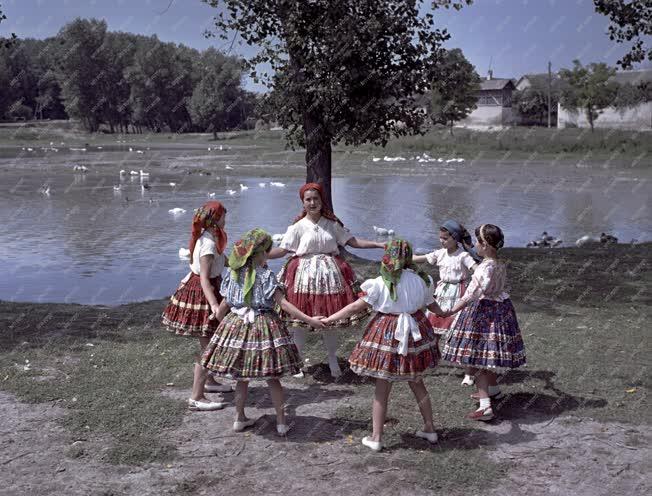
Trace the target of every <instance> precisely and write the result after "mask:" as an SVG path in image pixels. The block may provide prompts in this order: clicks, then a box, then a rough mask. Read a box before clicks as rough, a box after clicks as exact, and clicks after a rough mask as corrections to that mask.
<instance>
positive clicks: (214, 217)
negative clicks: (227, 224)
mask: <svg viewBox="0 0 652 496" xmlns="http://www.w3.org/2000/svg"><path fill="white" fill-rule="evenodd" d="M225 213H226V208H224V205H222V204H221V203H220V202H218V201H209V202H207V203H205V204H204V205H203V206H201V207H199V208H198V209H197V210H196V211H195V216H194V217H193V218H192V230H191V231H190V263H192V257H193V254H194V252H195V245H196V244H197V240H198V239H199V237H200V236H201V235H202V234H203V233H204V231H208V232H209V233H211V234H212V235H213V236H214V237H215V246H216V247H217V252H218V253H224V248H226V239H227V238H226V232H225V231H224V229H222V228H221V227H218V226H217V223H218V222H219V221H220V219H221V218H222V217H223V216H224V214H225Z"/></svg>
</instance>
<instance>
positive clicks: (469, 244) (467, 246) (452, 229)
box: [441, 219, 482, 262]
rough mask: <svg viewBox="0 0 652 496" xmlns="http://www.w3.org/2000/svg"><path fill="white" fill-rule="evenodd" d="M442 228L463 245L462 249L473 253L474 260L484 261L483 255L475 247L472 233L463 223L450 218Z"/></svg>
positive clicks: (470, 253)
mask: <svg viewBox="0 0 652 496" xmlns="http://www.w3.org/2000/svg"><path fill="white" fill-rule="evenodd" d="M441 228H442V229H445V230H446V231H447V232H448V234H450V235H451V237H452V238H453V239H454V240H455V241H457V242H458V243H459V244H460V245H462V249H463V250H464V251H466V252H467V253H468V254H469V255H471V257H472V258H473V260H475V261H476V262H481V261H482V257H481V256H480V255H478V254H477V253H476V251H475V249H473V238H471V234H469V231H467V230H466V228H465V227H464V226H463V225H462V224H460V223H459V222H457V221H454V220H450V219H449V220H447V221H446V222H444V223H443V224H442V225H441Z"/></svg>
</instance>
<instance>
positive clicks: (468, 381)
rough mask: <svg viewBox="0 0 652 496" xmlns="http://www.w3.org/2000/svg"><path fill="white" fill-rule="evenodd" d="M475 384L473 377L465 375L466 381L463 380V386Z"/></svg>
mask: <svg viewBox="0 0 652 496" xmlns="http://www.w3.org/2000/svg"><path fill="white" fill-rule="evenodd" d="M474 384H475V379H474V378H473V376H471V375H468V374H464V379H462V386H473V385H474Z"/></svg>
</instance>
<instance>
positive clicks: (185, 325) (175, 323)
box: [162, 274, 222, 338]
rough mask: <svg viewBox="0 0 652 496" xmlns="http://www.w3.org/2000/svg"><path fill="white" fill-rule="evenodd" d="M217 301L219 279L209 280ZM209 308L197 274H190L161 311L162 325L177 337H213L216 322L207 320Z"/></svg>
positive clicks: (218, 296) (209, 312)
mask: <svg viewBox="0 0 652 496" xmlns="http://www.w3.org/2000/svg"><path fill="white" fill-rule="evenodd" d="M210 282H211V286H213V290H214V291H215V296H216V297H217V301H218V302H220V301H222V297H221V296H220V284H221V282H222V278H221V277H219V276H218V277H215V278H213V279H210ZM210 314H211V306H210V305H209V304H208V300H207V299H206V296H205V295H204V290H203V289H202V287H201V281H200V279H199V276H198V275H197V274H192V275H191V276H190V278H189V279H188V280H187V281H186V282H182V283H181V284H180V285H179V287H178V288H177V290H176V291H175V293H174V294H173V295H172V297H171V298H170V303H168V305H167V307H165V310H163V315H162V323H163V326H164V327H166V328H167V329H168V331H170V332H174V333H175V334H178V335H179V336H192V337H207V338H210V337H211V336H213V333H214V332H215V329H217V325H218V322H217V320H214V319H213V320H209V319H208V317H209V316H210Z"/></svg>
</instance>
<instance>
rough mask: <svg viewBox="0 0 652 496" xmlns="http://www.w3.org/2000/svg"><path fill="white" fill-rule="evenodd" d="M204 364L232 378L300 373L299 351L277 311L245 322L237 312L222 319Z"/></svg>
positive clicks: (262, 314)
mask: <svg viewBox="0 0 652 496" xmlns="http://www.w3.org/2000/svg"><path fill="white" fill-rule="evenodd" d="M201 364H202V365H203V366H204V367H205V368H207V369H208V370H210V371H212V372H214V374H215V375H219V376H227V377H230V378H233V379H236V380H237V379H274V378H277V377H281V376H283V375H287V374H298V373H299V371H300V370H301V358H300V357H299V351H298V350H297V347H296V346H295V344H294V341H293V340H292V336H291V335H290V333H289V331H288V330H287V328H286V327H285V324H283V321H282V320H281V319H280V318H279V316H278V314H276V313H275V312H263V313H259V314H257V315H256V317H255V318H254V321H253V322H251V323H246V322H245V321H244V320H243V319H242V318H240V317H239V316H237V315H236V314H234V313H232V312H231V313H229V314H227V316H226V317H224V319H223V320H222V322H221V323H220V325H219V327H218V328H217V331H216V332H215V334H214V335H213V338H212V339H211V341H210V343H209V344H208V346H207V347H206V349H205V350H204V354H203V356H202V360H201Z"/></svg>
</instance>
